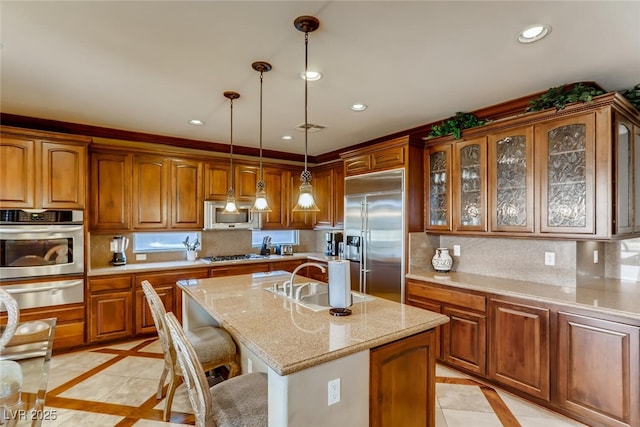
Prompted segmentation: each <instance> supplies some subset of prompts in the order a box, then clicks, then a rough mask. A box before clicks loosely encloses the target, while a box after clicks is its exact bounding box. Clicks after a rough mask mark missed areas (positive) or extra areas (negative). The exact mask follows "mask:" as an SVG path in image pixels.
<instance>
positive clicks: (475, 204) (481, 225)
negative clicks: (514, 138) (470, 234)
mask: <svg viewBox="0 0 640 427" xmlns="http://www.w3.org/2000/svg"><path fill="white" fill-rule="evenodd" d="M486 165H487V138H486V137H484V136H483V137H481V138H476V139H472V140H468V141H463V142H458V143H456V145H455V156H454V167H453V172H454V181H453V182H454V186H455V189H454V191H453V194H454V195H455V205H454V206H455V211H454V216H453V217H454V223H455V229H456V230H469V231H486V230H487V192H486V182H487V179H486V170H487V167H486Z"/></svg>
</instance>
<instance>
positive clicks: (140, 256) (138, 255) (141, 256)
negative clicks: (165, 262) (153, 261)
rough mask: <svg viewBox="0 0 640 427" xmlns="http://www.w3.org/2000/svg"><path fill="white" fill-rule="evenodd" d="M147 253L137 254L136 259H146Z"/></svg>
mask: <svg viewBox="0 0 640 427" xmlns="http://www.w3.org/2000/svg"><path fill="white" fill-rule="evenodd" d="M146 260H147V254H136V261H146Z"/></svg>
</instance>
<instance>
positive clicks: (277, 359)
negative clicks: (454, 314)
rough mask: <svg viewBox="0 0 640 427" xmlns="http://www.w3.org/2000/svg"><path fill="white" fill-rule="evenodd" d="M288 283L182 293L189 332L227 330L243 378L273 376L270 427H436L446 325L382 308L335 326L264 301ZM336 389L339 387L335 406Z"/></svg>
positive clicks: (199, 283)
mask: <svg viewBox="0 0 640 427" xmlns="http://www.w3.org/2000/svg"><path fill="white" fill-rule="evenodd" d="M289 276H290V274H289V273H286V272H271V273H258V274H246V275H239V276H230V277H220V278H209V279H199V280H193V281H189V282H179V283H178V285H179V287H180V288H181V289H182V291H183V293H184V297H183V309H182V313H183V325H184V326H185V328H193V327H197V326H202V325H204V324H218V325H220V326H222V327H224V328H225V329H226V330H228V331H229V333H230V334H231V335H232V336H233V337H234V339H235V340H236V342H237V343H238V344H239V346H240V351H241V356H242V368H243V372H251V371H264V372H267V373H268V378H269V425H270V426H278V427H295V426H327V425H331V424H333V423H336V425H338V424H337V423H342V424H343V425H349V426H354V427H357V426H363V427H364V426H369V425H382V424H384V421H385V420H388V421H391V420H394V421H395V422H398V421H400V422H402V421H403V420H404V419H406V420H407V423H409V424H407V423H403V424H402V425H422V426H424V425H435V417H434V404H435V385H434V380H435V372H434V370H435V352H434V345H433V339H434V329H435V328H436V327H437V326H438V325H441V324H443V323H446V322H447V321H448V318H447V317H446V316H444V315H441V314H438V313H433V312H430V311H426V310H422V309H418V308H415V307H411V306H407V305H403V304H399V303H396V302H392V301H387V300H384V299H380V298H371V299H370V300H368V301H365V302H361V303H358V304H354V305H353V306H352V307H351V309H352V312H353V314H352V315H351V316H345V317H334V316H331V315H330V314H329V311H328V310H323V311H318V312H316V311H313V310H310V309H308V308H306V307H304V306H302V305H299V304H297V303H296V302H293V301H291V300H290V299H287V298H284V297H282V296H278V295H274V294H273V293H270V292H267V291H265V288H269V287H271V286H273V284H274V283H279V284H282V283H283V282H284V281H285V280H287V279H288V278H289ZM304 281H307V280H306V279H304V278H302V277H297V278H296V282H304ZM392 377H393V378H392ZM334 380H339V381H334ZM330 381H331V382H332V384H336V383H338V384H337V387H335V388H334V390H335V391H334V393H332V394H333V395H332V396H328V394H329V382H330ZM412 387H413V388H412ZM416 388H417V390H416ZM370 391H371V393H370ZM370 394H371V397H370ZM328 397H329V398H332V399H335V400H339V401H338V402H336V403H333V404H331V405H329V404H328ZM415 399H418V404H417V405H416V404H415V402H416V400H415ZM420 399H422V400H420ZM412 412H414V413H412ZM370 413H371V415H370ZM405 416H406V418H404V417H405ZM412 423H415V424H412ZM397 425H400V424H397Z"/></svg>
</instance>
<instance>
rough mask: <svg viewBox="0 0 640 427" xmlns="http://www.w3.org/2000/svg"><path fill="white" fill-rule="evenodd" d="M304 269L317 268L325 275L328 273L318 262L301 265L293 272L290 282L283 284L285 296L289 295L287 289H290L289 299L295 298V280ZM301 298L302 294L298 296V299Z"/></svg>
mask: <svg viewBox="0 0 640 427" xmlns="http://www.w3.org/2000/svg"><path fill="white" fill-rule="evenodd" d="M304 267H317V268H319V269H320V271H322V272H323V273H326V272H327V268H326V267H325V266H324V265H322V264H319V263H317V262H305V263H302V264H300V265H299V266H297V267H296V268H295V269H294V270H293V271H292V272H291V277H290V278H289V280H287V281H286V282H284V283H283V285H282V288H283V291H284V294H285V295H287V287H289V297H291V298H293V280H294V279H295V276H296V274H297V273H298V271H300V270H301V269H303V268H304ZM299 297H300V294H298V299H299Z"/></svg>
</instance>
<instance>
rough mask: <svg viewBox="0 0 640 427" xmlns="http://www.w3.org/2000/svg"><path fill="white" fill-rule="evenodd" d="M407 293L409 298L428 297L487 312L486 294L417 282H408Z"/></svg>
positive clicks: (432, 299)
mask: <svg viewBox="0 0 640 427" xmlns="http://www.w3.org/2000/svg"><path fill="white" fill-rule="evenodd" d="M407 295H408V298H413V297H420V298H426V299H429V300H431V301H438V302H442V303H445V304H450V305H457V306H460V307H464V308H468V309H471V310H476V311H480V312H482V313H484V312H486V309H487V301H486V298H485V297H484V296H481V295H474V294H469V293H465V292H458V291H452V290H448V289H441V288H436V287H432V286H428V285H423V284H419V283H415V282H407Z"/></svg>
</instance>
